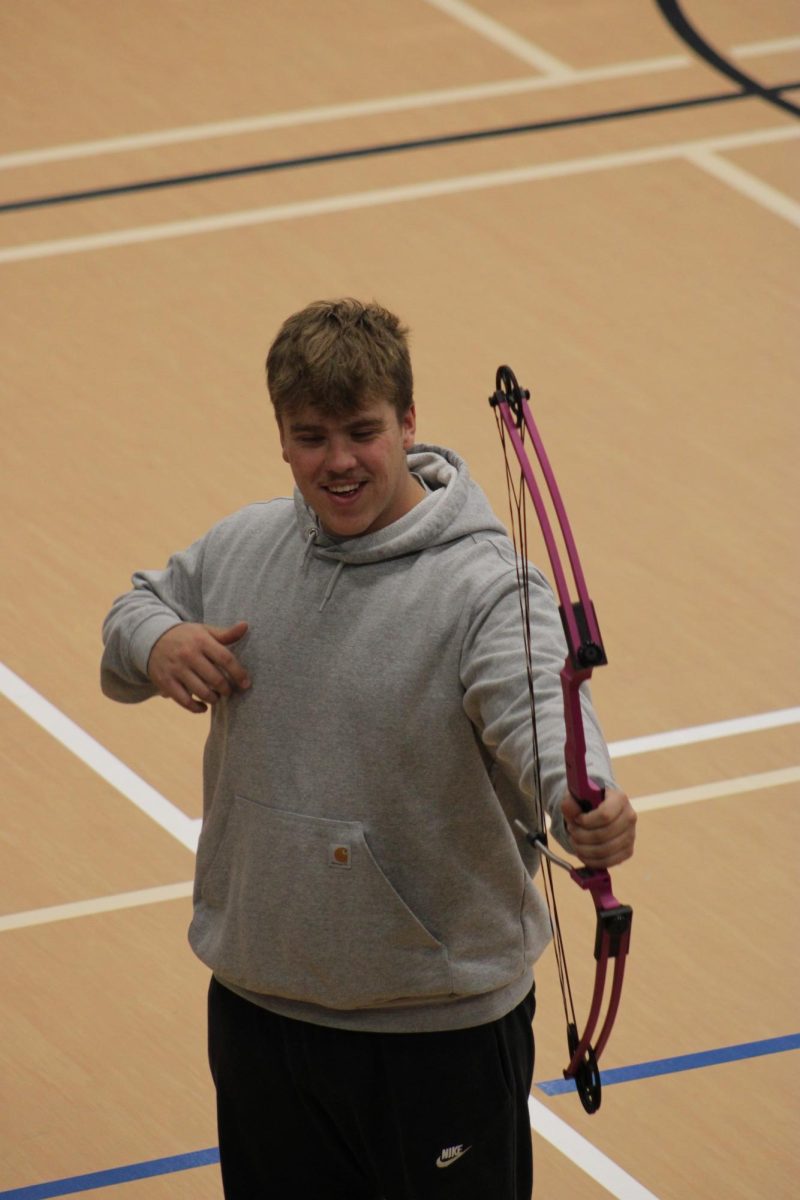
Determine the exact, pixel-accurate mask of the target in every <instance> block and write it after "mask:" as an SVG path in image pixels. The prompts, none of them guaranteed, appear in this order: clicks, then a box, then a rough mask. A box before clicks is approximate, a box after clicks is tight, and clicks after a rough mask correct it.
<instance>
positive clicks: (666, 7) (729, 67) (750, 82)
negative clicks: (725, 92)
mask: <svg viewBox="0 0 800 1200" xmlns="http://www.w3.org/2000/svg"><path fill="white" fill-rule="evenodd" d="M656 4H657V5H658V7H659V9H660V10H661V15H662V16H663V17H664V19H665V20H666V21H667V22H668V23H669V24H670V25H671V26H672V28H673V29H674V31H675V33H677V35H678V37H679V38H680V39H681V41H683V42H684V43H685V45H687V46H688V47H689V49H690V50H693V51H694V53H695V54H697V55H698V56H699V57H700V58H702V59H703V61H704V62H707V63H708V64H709V66H711V67H713V68H714V69H715V70H716V71H719V72H720V73H721V74H723V75H727V77H728V79H732V80H733V81H734V83H738V84H739V86H740V87H741V88H742V90H743V91H744V92H746V93H747V95H749V96H760V97H761V99H762V100H766V101H768V102H769V103H770V104H775V105H776V106H777V107H778V108H780V109H781V110H782V111H783V112H787V113H791V115H792V116H793V117H800V108H798V106H797V105H796V104H793V103H792V101H791V100H786V99H785V98H784V97H783V96H781V95H779V92H780V90H781V89H780V88H777V89H776V88H769V87H765V86H764V84H763V83H759V81H758V80H757V79H754V78H753V76H752V75H746V74H745V72H744V71H741V70H740V69H739V68H738V67H737V66H734V64H733V63H732V62H730V60H729V59H727V58H725V56H724V55H722V54H720V52H719V50H716V49H715V48H714V47H713V46H712V45H711V43H710V42H709V41H707V39H706V38H704V37H702V35H701V34H700V33H699V32H698V30H697V29H696V28H695V27H694V25H692V23H691V22H690V21H689V18H688V17H687V16H686V14H685V13H684V11H683V9H682V8H681V5H680V3H679V2H678V0H656Z"/></svg>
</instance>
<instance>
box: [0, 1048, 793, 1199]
mask: <svg viewBox="0 0 800 1200" xmlns="http://www.w3.org/2000/svg"><path fill="white" fill-rule="evenodd" d="M786 1050H800V1033H789V1034H787V1035H786V1036H785V1037H776V1038H766V1039H765V1040H764V1041H761V1042H742V1043H741V1045H738V1046H722V1047H721V1048H720V1049H719V1050H704V1051H702V1052H701V1053H699V1054H681V1055H679V1056H678V1057H677V1058H658V1059H654V1060H653V1061H652V1062H643V1063H635V1064H634V1065H633V1066H630V1067H612V1068H611V1069H610V1070H609V1071H601V1072H600V1082H601V1083H602V1085H603V1087H610V1086H611V1085H612V1084H615V1083H629V1082H630V1081H631V1080H632V1079H650V1078H652V1077H653V1076H655V1075H674V1074H677V1072H679V1071H696V1070H698V1069H699V1068H701V1067H714V1066H717V1065H718V1064H719V1063H729V1062H738V1061H739V1060H740V1059H743V1058H760V1057H761V1055H764V1054H782V1053H784V1051H786ZM536 1086H537V1088H538V1089H539V1091H541V1092H544V1093H545V1095H546V1096H560V1095H562V1094H563V1093H564V1092H571V1091H573V1089H574V1087H575V1081H574V1080H572V1079H549V1080H547V1082H546V1083H537V1084H536ZM0 1200H2V1193H0Z"/></svg>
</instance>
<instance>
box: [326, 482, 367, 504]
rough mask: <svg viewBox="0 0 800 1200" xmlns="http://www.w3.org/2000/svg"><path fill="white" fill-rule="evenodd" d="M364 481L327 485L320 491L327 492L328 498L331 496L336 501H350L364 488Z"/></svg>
mask: <svg viewBox="0 0 800 1200" xmlns="http://www.w3.org/2000/svg"><path fill="white" fill-rule="evenodd" d="M364 486H365V484H364V481H363V480H362V481H360V482H355V481H354V482H351V483H329V484H325V485H323V488H322V490H323V491H324V492H327V493H328V495H329V496H333V497H334V499H336V500H350V499H352V498H353V497H354V496H357V495H358V494H359V493H360V492H361V491H362V490H363V488H364Z"/></svg>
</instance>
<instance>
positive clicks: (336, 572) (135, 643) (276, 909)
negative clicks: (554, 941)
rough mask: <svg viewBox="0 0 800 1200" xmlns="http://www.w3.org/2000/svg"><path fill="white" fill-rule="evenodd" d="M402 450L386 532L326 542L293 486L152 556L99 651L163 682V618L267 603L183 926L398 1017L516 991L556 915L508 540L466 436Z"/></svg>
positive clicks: (553, 628)
mask: <svg viewBox="0 0 800 1200" xmlns="http://www.w3.org/2000/svg"><path fill="white" fill-rule="evenodd" d="M409 465H410V467H411V469H412V470H413V471H414V472H415V473H416V474H418V475H419V476H420V477H421V478H422V480H423V481H424V483H425V485H426V487H427V488H428V490H429V494H428V495H427V496H426V498H425V499H424V500H423V501H422V502H421V503H419V504H418V505H417V506H416V507H415V508H413V509H412V510H411V512H409V513H408V514H406V515H405V516H404V517H402V518H401V519H400V520H399V521H396V522H395V523H394V524H392V525H390V526H388V527H386V528H384V529H382V530H380V531H378V532H377V533H374V534H366V535H364V536H361V537H357V538H352V539H350V540H344V541H334V540H333V539H331V538H329V537H328V536H327V535H326V534H325V533H324V532H323V531H322V530H321V529H320V528H319V525H318V522H317V520H316V518H315V516H314V514H313V513H312V512H311V511H310V510H309V509H308V508H307V507H306V505H305V503H304V501H303V500H302V497H301V496H300V495H299V493H296V494H295V497H294V500H293V501H292V500H290V499H279V500H273V501H270V502H266V503H260V504H253V505H250V506H249V507H247V508H245V509H243V510H241V511H240V512H237V513H235V514H234V515H232V516H230V517H227V518H226V519H224V520H223V521H221V522H220V523H219V524H218V525H216V526H215V527H214V528H213V529H211V530H210V532H209V533H207V534H206V535H205V536H204V537H203V538H201V539H200V540H199V541H198V542H195V543H194V545H193V546H191V547H190V548H189V549H188V550H186V551H184V552H182V553H179V554H176V555H175V556H173V558H171V559H170V561H169V564H168V565H167V567H166V569H165V570H163V571H145V572H139V573H137V574H136V575H134V577H133V584H134V589H133V591H131V592H128V593H126V594H125V595H123V596H121V597H120V598H119V599H118V600H117V601H116V602H115V603H114V606H113V608H112V610H111V612H110V613H109V615H108V617H107V618H106V622H105V625H104V630H103V634H104V641H105V646H106V648H105V654H104V656H103V664H102V686H103V690H104V692H105V693H106V695H108V696H110V697H111V698H112V699H115V700H119V701H122V702H136V701H140V700H145V699H147V698H148V697H150V696H153V695H154V694H155V688H154V687H153V685H152V683H151V682H150V680H149V678H148V677H147V674H146V668H147V661H148V658H149V655H150V651H151V650H152V647H153V645H154V644H155V642H156V640H157V639H158V638H159V637H160V636H161V635H162V634H163V633H165V632H166V630H167V629H169V628H171V627H172V626H173V625H175V624H177V623H178V622H180V621H200V622H205V623H209V624H212V625H220V626H227V625H231V624H233V623H234V622H235V621H238V620H246V621H248V622H249V625H250V628H249V631H248V633H247V635H246V637H245V638H244V639H243V640H242V641H241V642H239V643H237V644H236V646H235V647H234V652H235V653H236V654H237V657H238V658H239V659H240V661H241V662H242V664H243V665H244V666H245V667H246V669H247V671H248V673H249V675H250V677H251V679H252V681H253V682H252V687H251V688H250V689H249V690H248V691H246V692H244V693H240V694H238V695H236V696H234V697H232V698H231V699H230V700H225V699H222V700H221V701H220V702H219V703H218V704H216V705H215V706H214V709H213V712H212V719H211V728H210V732H209V736H208V741H207V743H206V749H205V756H204V770H203V774H204V816H203V828H202V834H201V837H200V844H199V848H198V855H197V870H196V880H195V894H194V904H195V907H194V917H193V920H192V924H191V928H190V931H189V940H190V942H191V945H192V947H193V949H194V951H195V953H196V954H197V955H198V956H199V958H200V959H202V961H203V962H204V963H206V964H207V965H208V966H209V967H210V968H211V969H212V970H213V971H214V973H215V974H216V975H217V977H218V978H219V979H220V980H221V981H222V982H223V983H225V984H226V985H227V986H229V987H231V988H233V990H235V991H237V992H239V993H240V994H241V995H243V996H246V997H247V998H249V999H251V1000H254V1001H255V1002H256V1003H260V1004H262V1005H264V1006H265V1007H267V1008H270V1009H272V1010H273V1011H276V1012H280V1013H283V1014H284V1015H287V1016H291V1017H298V1018H301V1019H305V1020H310V1021H313V1022H316V1023H320V1024H327V1025H333V1026H340V1027H343V1028H352V1029H364V1030H388V1031H401V1032H402V1031H413V1030H429V1029H430V1030H434V1029H449V1028H457V1027H464V1026H469V1025H476V1024H480V1023H482V1022H484V1021H490V1020H494V1019H496V1018H498V1017H500V1016H502V1015H504V1014H505V1013H506V1012H508V1011H509V1010H510V1009H511V1008H512V1007H513V1006H514V1005H515V1004H516V1003H518V1002H519V1001H520V1000H521V999H522V998H523V996H524V995H525V994H526V993H527V991H528V990H529V989H530V986H531V967H532V964H533V962H534V961H535V959H536V958H538V956H539V955H540V954H541V953H542V950H543V949H544V947H545V946H546V944H547V941H548V940H549V937H550V928H549V920H548V916H547V912H546V909H545V907H544V903H543V901H542V899H541V897H540V895H539V893H538V891H537V890H536V888H535V887H534V886H533V884H532V882H531V878H530V876H531V872H532V871H535V869H536V866H537V862H536V856H535V854H534V853H533V852H532V851H530V850H529V848H528V847H527V846H525V844H524V843H521V842H520V840H519V838H518V836H517V834H516V832H515V830H514V829H513V828H512V822H513V819H514V817H517V816H518V817H520V819H521V820H523V821H524V822H525V824H527V825H528V826H529V827H531V828H533V827H534V826H535V824H536V817H535V815H534V805H533V799H532V797H533V789H534V779H533V775H534V771H533V750H532V739H531V731H530V715H529V698H528V685H527V678H526V672H525V666H524V658H523V648H522V633H521V617H520V610H519V601H518V589H517V576H516V570H515V564H514V552H513V547H512V546H511V543H510V541H509V539H508V537H507V535H506V533H505V531H504V528H503V526H502V525H501V524H500V522H499V521H498V520H497V518H496V517H495V516H494V515H493V514H492V512H491V509H490V507H489V504H488V502H487V500H486V498H485V496H484V495H483V493H482V492H481V490H480V489H479V488H478V486H477V485H476V484H475V483H474V482H473V481H471V480H470V477H469V473H468V470H467V467H466V465H465V464H464V463H463V462H462V460H461V459H459V458H458V457H457V456H456V455H455V454H453V453H452V452H451V451H449V450H442V449H439V448H437V447H428V446H415V447H414V449H413V450H412V451H411V452H410V454H409ZM531 588H532V595H531V611H532V618H531V624H532V639H533V655H534V663H535V694H536V705H537V726H538V736H539V751H540V762H539V767H540V776H541V782H542V793H543V799H544V803H545V805H546V807H547V809H548V810H549V812H550V815H551V817H552V821H553V826H552V829H553V833H554V834H555V835H556V837H557V838H558V839H559V840H560V841H562V843H563V844H565V845H568V840H567V839H566V834H565V832H564V827H563V822H562V819H561V814H560V808H559V801H560V799H561V796H562V794H563V792H564V790H565V787H566V782H565V772H564V759H563V745H564V719H563V707H562V698H561V685H560V680H559V671H560V670H561V667H562V666H563V663H564V656H565V652H566V651H565V644H564V637H563V633H562V629H561V622H560V618H559V615H558V611H557V608H556V605H555V602H554V598H553V595H552V592H551V590H550V588H549V586H548V584H547V583H546V581H545V580H544V578H543V576H541V574H539V572H537V571H535V570H533V571H532V575H531ZM583 704H584V713H585V724H586V733H587V745H588V752H589V769H590V773H591V774H592V776H593V777H594V778H595V779H597V780H598V781H599V782H600V783H602V784H604V785H610V784H611V783H612V774H611V767H610V763H609V760H608V754H607V750H606V748H605V744H604V742H603V738H602V735H601V733H600V730H599V728H598V725H597V722H596V719H595V717H594V713H593V710H592V708H591V704H590V701H589V698H588V695H586V696H584V697H583Z"/></svg>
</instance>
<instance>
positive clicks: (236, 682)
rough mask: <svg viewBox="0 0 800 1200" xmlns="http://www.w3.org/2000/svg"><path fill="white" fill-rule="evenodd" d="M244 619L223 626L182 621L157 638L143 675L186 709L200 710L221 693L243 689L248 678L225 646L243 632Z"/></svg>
mask: <svg viewBox="0 0 800 1200" xmlns="http://www.w3.org/2000/svg"><path fill="white" fill-rule="evenodd" d="M247 629H248V626H247V622H246V621H237V622H236V624H235V625H229V626H228V628H227V629H223V628H221V627H219V626H216V625H200V624H197V623H195V622H192V621H186V622H184V623H183V624H181V625H174V626H173V627H172V629H168V630H167V632H166V633H163V634H162V635H161V637H160V638H159V639H158V641H157V642H156V644H155V645H154V646H153V649H152V650H151V651H150V657H149V659H148V661H147V674H148V675H149V677H150V679H151V680H152V682H153V683H154V684H155V685H156V687H157V688H158V691H159V694H160V695H161V696H164V697H166V699H168V700H174V701H175V703H176V704H179V705H180V706H181V708H185V709H186V710H187V711H188V712H192V713H204V712H205V711H206V710H207V708H208V705H209V704H216V703H217V701H218V700H219V699H220V698H221V697H222V696H226V697H228V696H232V695H233V694H234V693H235V692H239V691H246V690H247V688H249V687H250V683H251V681H250V677H249V675H248V674H247V671H245V669H244V667H243V666H242V664H241V663H240V662H239V660H238V658H237V657H236V655H235V654H232V653H231V651H230V650H228V649H227V647H228V646H231V645H234V644H235V643H236V642H238V641H239V640H240V639H241V638H243V637H244V635H245V634H246V633H247Z"/></svg>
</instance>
